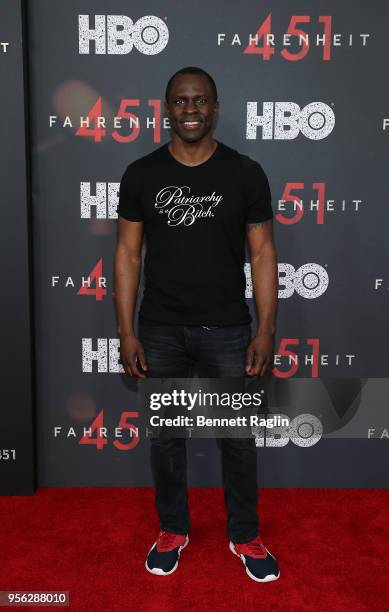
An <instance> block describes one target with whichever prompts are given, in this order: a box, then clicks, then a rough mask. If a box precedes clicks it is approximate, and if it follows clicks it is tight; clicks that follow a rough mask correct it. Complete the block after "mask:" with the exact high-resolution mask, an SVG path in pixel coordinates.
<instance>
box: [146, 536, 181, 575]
mask: <svg viewBox="0 0 389 612" xmlns="http://www.w3.org/2000/svg"><path fill="white" fill-rule="evenodd" d="M156 543H157V542H154V544H153V545H152V547H151V548H150V550H149V552H148V553H147V556H149V554H150V553H151V551H152V550H153V548H154V546H155V545H156ZM188 544H189V537H188V536H186V541H185V544H183V545H182V546H179V548H178V559H177V561H176V564H175V565H174V566H173V567H172V569H171V570H170V571H169V572H164V571H163V569H161V568H160V567H153V569H150V568H149V566H148V565H147V559H146V561H145V568H146V569H147V571H148V572H150V574H153V575H154V576H169V575H170V574H172V573H173V572H175V571H176V569H177V567H178V562H179V560H180V554H181V551H182V550H184V548H185V546H187V545H188Z"/></svg>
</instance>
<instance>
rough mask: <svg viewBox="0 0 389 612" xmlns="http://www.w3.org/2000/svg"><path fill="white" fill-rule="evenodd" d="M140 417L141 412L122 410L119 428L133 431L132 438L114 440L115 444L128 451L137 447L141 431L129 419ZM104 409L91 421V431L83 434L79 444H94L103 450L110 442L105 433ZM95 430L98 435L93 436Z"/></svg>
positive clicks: (118, 447)
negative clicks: (122, 440)
mask: <svg viewBox="0 0 389 612" xmlns="http://www.w3.org/2000/svg"><path fill="white" fill-rule="evenodd" d="M138 417H139V412H122V414H121V417H120V421H119V425H118V426H117V427H118V428H119V429H127V430H128V431H129V432H130V433H131V440H130V441H129V442H121V441H120V440H114V442H113V445H114V446H115V447H116V448H117V449H119V450H122V451H127V450H131V449H133V448H135V446H137V444H139V432H138V428H137V427H136V425H134V423H131V422H130V421H128V419H134V418H138ZM103 418H104V411H103V410H100V412H99V414H98V415H97V416H96V418H95V419H94V420H93V422H92V423H91V425H90V427H89V430H90V433H86V434H85V435H84V436H82V438H81V440H80V441H79V444H93V445H94V446H95V447H96V449H97V450H103V448H104V446H106V444H108V440H107V437H106V436H105V435H103V434H104V433H105V428H104V422H103ZM93 432H96V436H94V437H93Z"/></svg>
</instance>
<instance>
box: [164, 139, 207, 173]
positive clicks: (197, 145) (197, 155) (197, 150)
mask: <svg viewBox="0 0 389 612" xmlns="http://www.w3.org/2000/svg"><path fill="white" fill-rule="evenodd" d="M216 147H217V142H216V140H214V139H213V138H212V137H210V138H207V139H204V140H200V141H199V142H184V141H183V140H181V139H180V138H172V140H171V141H170V142H169V144H168V148H169V151H170V153H171V154H172V155H173V157H175V158H176V160H177V161H179V162H180V163H181V164H185V165H186V166H197V165H199V164H203V163H204V162H206V161H207V159H209V158H210V157H211V155H213V153H214V152H215V149H216Z"/></svg>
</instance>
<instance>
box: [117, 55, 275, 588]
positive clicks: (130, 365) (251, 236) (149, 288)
mask: <svg viewBox="0 0 389 612" xmlns="http://www.w3.org/2000/svg"><path fill="white" fill-rule="evenodd" d="M218 111H219V102H218V96H217V90H216V85H215V82H214V80H213V79H212V77H211V76H210V75H209V74H208V73H206V72H205V71H204V70H202V69H200V68H196V67H187V68H183V69H181V70H179V71H178V72H176V73H175V74H174V75H173V76H172V77H171V78H170V80H169V82H168V84H167V88H166V102H165V112H166V113H167V115H168V117H169V120H170V124H171V130H172V132H171V141H170V142H169V143H168V144H165V145H163V146H161V147H159V148H158V149H156V150H155V151H154V152H152V153H150V154H149V155H146V156H145V157H142V158H141V159H138V160H136V161H134V162H133V163H131V164H130V165H129V166H128V167H127V169H126V171H125V173H124V175H123V178H122V181H121V184H120V195H119V207H118V213H119V218H118V240H117V248H116V256H115V296H116V307H117V316H118V335H119V337H120V350H121V361H122V363H123V367H124V368H125V371H126V372H127V373H128V374H129V375H130V376H132V377H135V378H144V377H145V376H150V377H164V378H169V377H172V378H175V377H188V376H190V375H191V373H192V371H193V370H192V367H193V366H196V368H197V371H198V373H199V375H200V376H202V377H209V378H212V377H230V376H244V375H245V374H246V375H247V376H263V375H264V374H265V373H266V372H267V371H268V370H269V368H270V367H271V362H272V358H273V338H274V333H275V320H276V308H277V290H278V275H277V260H276V253H275V247H274V243H273V237H272V217H273V213H272V209H271V205H270V201H271V196H270V189H269V184H268V181H267V178H266V175H265V173H264V171H263V170H262V168H261V166H260V165H259V164H258V163H257V162H256V161H254V160H251V159H250V158H249V157H247V156H245V155H241V154H239V153H238V152H237V151H235V150H234V149H232V148H230V147H228V146H226V145H224V144H223V143H221V142H220V141H217V140H215V139H213V137H212V132H213V127H214V123H215V120H216V117H217V114H218ZM143 233H145V236H146V242H147V249H146V257H145V264H144V271H145V279H146V281H145V290H144V296H143V301H142V304H141V308H140V314H139V330H138V333H139V337H137V336H136V334H135V331H134V312H135V305H136V299H137V293H138V287H139V278H140V271H141V249H142V239H143ZM246 234H247V240H248V245H249V250H250V259H251V270H252V280H253V291H254V296H255V301H256V306H257V310H258V317H259V321H260V325H259V329H258V332H257V334H256V335H255V337H254V338H253V339H251V340H250V338H251V333H250V321H251V317H250V314H249V310H248V307H247V304H246V302H245V295H244V294H245V274H244V260H245V238H246ZM185 442H186V441H185V439H168V440H165V439H164V440H162V439H158V438H156V439H155V438H152V439H151V440H150V444H151V465H152V471H153V476H154V481H155V499H156V506H157V509H158V512H159V518H160V532H159V535H158V538H157V541H156V542H155V543H154V544H153V546H152V547H151V549H150V551H149V553H148V556H147V559H146V569H147V570H148V571H149V572H151V573H153V574H155V575H160V576H166V575H169V574H171V573H172V572H174V571H175V570H176V568H177V565H178V561H179V557H180V552H181V550H182V549H183V548H185V546H186V545H187V544H188V541H189V539H188V531H189V510H188V498H187V484H186V446H185ZM219 443H220V447H221V454H222V468H223V483H224V490H225V502H226V506H227V513H228V535H229V537H230V544H229V547H230V549H231V551H232V552H233V553H234V554H235V555H237V556H239V557H240V558H241V560H242V561H243V563H244V565H245V566H246V572H247V574H248V575H249V576H250V577H251V578H252V579H253V580H256V581H258V582H269V581H271V580H276V579H277V578H278V577H279V569H278V566H277V562H276V560H275V558H274V557H273V556H272V555H271V554H270V552H269V551H268V550H267V549H266V548H265V546H264V544H263V543H262V540H261V538H260V536H259V532H258V515H257V496H258V486H257V473H256V469H257V456H256V447H255V441H254V438H253V437H251V438H249V439H243V438H242V439H227V438H223V439H220V440H219Z"/></svg>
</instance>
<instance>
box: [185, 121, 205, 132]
mask: <svg viewBox="0 0 389 612" xmlns="http://www.w3.org/2000/svg"><path fill="white" fill-rule="evenodd" d="M181 123H182V125H183V126H184V127H185V128H186V129H187V130H193V129H196V128H197V127H199V126H200V125H201V123H202V122H201V121H182V122H181Z"/></svg>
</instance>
